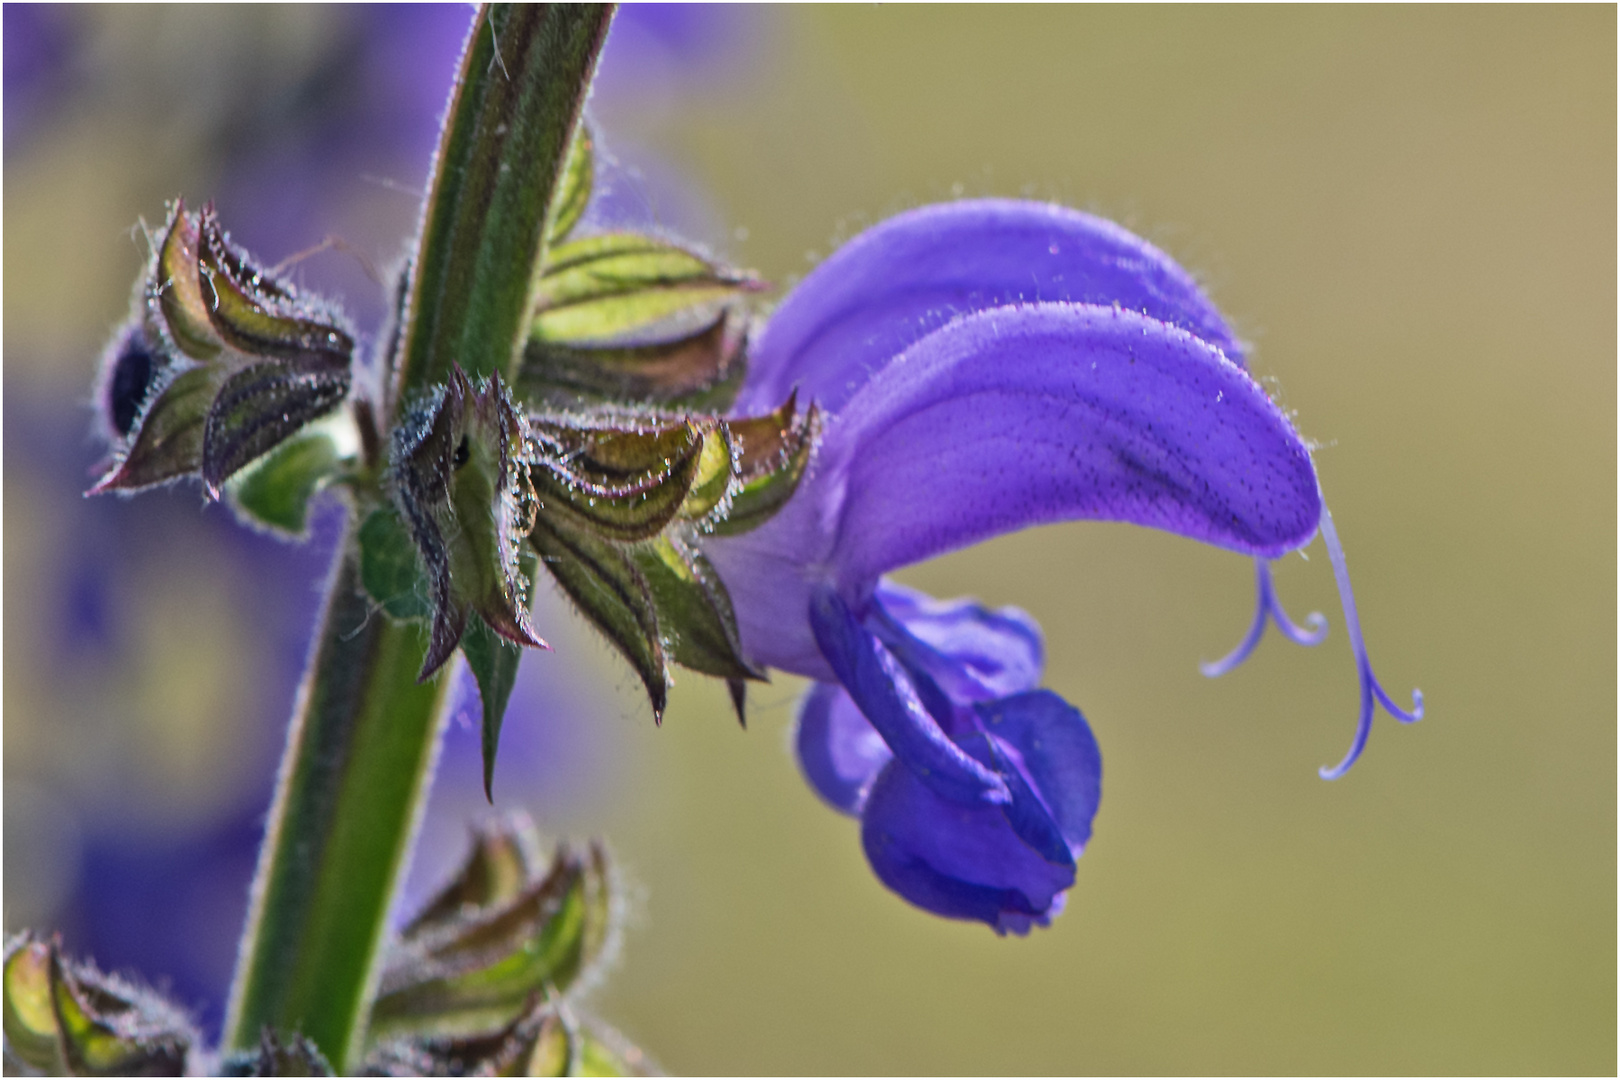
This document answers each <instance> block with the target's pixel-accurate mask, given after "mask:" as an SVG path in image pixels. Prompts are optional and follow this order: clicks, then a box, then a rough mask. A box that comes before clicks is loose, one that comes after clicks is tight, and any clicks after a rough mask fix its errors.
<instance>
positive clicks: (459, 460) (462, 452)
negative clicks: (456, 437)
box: [450, 435, 471, 469]
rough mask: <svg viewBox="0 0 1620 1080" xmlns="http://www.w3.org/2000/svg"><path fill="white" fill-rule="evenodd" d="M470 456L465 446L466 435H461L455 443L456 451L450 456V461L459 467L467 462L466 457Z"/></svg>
mask: <svg viewBox="0 0 1620 1080" xmlns="http://www.w3.org/2000/svg"><path fill="white" fill-rule="evenodd" d="M470 456H471V451H470V450H469V449H468V447H467V436H465V435H463V436H462V437H461V441H460V442H458V443H456V452H455V455H454V456H453V457H451V459H450V463H451V464H452V465H454V466H455V467H456V468H458V469H459V468H461V467H462V466H463V465H465V464H467V458H468V457H470Z"/></svg>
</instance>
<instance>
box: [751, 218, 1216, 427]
mask: <svg viewBox="0 0 1620 1080" xmlns="http://www.w3.org/2000/svg"><path fill="white" fill-rule="evenodd" d="M1053 301H1056V302H1067V303H1086V304H1102V305H1115V304H1117V305H1118V306H1120V307H1122V308H1124V309H1126V310H1128V311H1139V312H1142V313H1144V314H1146V315H1149V316H1151V317H1152V318H1154V319H1156V320H1158V321H1160V322H1164V323H1168V324H1170V325H1172V326H1178V327H1180V328H1182V329H1183V330H1186V331H1188V332H1190V333H1192V334H1195V335H1196V336H1198V337H1200V338H1202V339H1204V340H1205V341H1207V342H1209V343H1210V344H1211V345H1213V346H1214V347H1216V348H1217V349H1220V350H1221V351H1222V352H1224V353H1225V354H1226V355H1227V357H1228V358H1229V359H1231V360H1232V361H1234V362H1236V363H1242V361H1243V349H1242V346H1241V345H1239V344H1238V341H1237V339H1236V338H1235V337H1234V336H1233V334H1232V331H1231V329H1230V328H1229V327H1228V326H1227V325H1226V323H1225V321H1223V320H1222V319H1221V316H1220V313H1219V312H1217V311H1216V310H1215V307H1214V305H1212V304H1211V303H1210V302H1209V300H1208V298H1206V297H1205V296H1204V294H1203V292H1202V291H1201V290H1200V289H1199V288H1198V285H1197V283H1196V282H1194V281H1193V280H1192V278H1191V277H1190V276H1189V275H1188V274H1187V272H1186V271H1185V270H1183V269H1182V268H1181V267H1180V266H1178V265H1176V263H1175V262H1174V261H1173V260H1172V259H1171V258H1170V257H1169V256H1167V255H1166V254H1165V253H1164V252H1162V251H1160V250H1158V249H1157V248H1155V247H1153V245H1151V244H1149V243H1147V242H1146V241H1144V240H1142V239H1141V238H1140V237H1137V236H1133V235H1132V234H1131V233H1129V232H1127V231H1126V230H1124V229H1122V228H1120V227H1119V226H1118V225H1115V224H1114V223H1113V222H1111V221H1104V220H1103V219H1101V218H1096V217H1092V216H1091V215H1089V214H1083V213H1080V212H1079V211H1077V210H1070V209H1068V208H1067V207H1062V206H1053V205H1051V204H1048V203H1035V202H1020V201H1014V200H1010V199H983V200H973V201H964V202H955V203H945V204H942V205H938V206H924V207H921V208H919V209H917V210H912V211H910V212H909V213H904V214H900V215H898V216H897V217H893V218H890V219H889V220H888V221H885V222H883V223H882V224H880V225H877V226H876V227H874V228H871V229H868V230H867V231H866V232H863V233H862V234H861V235H859V236H857V237H856V238H855V239H854V240H851V241H850V242H849V243H847V244H845V245H844V246H843V247H842V248H840V249H839V250H838V251H836V252H834V253H833V255H832V256H831V257H830V258H828V259H827V261H826V262H824V263H822V264H821V265H820V266H818V267H817V268H816V269H815V270H814V271H813V272H812V273H811V274H810V275H809V276H808V277H806V278H805V279H804V281H802V282H800V283H799V285H798V286H797V287H796V288H795V289H794V290H793V291H792V292H791V293H790V294H789V295H788V297H787V299H786V300H784V301H783V303H782V306H781V307H780V308H779V309H778V310H777V312H776V314H775V315H774V316H773V317H772V318H771V321H770V323H769V324H768V325H767V326H766V328H765V331H764V333H763V335H762V336H761V337H760V339H759V340H758V341H757V342H756V343H755V344H754V347H753V348H752V349H751V350H750V353H751V355H750V357H749V374H748V382H747V384H746V385H745V386H744V388H743V391H742V394H741V396H740V398H739V400H738V403H737V408H738V409H739V412H738V415H748V414H749V413H750V412H762V411H765V410H768V409H774V408H775V407H776V406H777V405H779V404H781V402H782V400H783V399H785V398H786V397H787V395H788V391H790V390H791V389H793V387H794V386H798V387H799V391H800V394H801V397H806V398H814V399H815V400H816V401H818V402H819V403H820V404H821V407H822V408H824V409H828V410H832V411H837V410H839V409H840V408H842V407H843V404H844V402H845V401H847V400H849V399H850V398H851V397H852V396H853V395H854V394H855V393H856V392H857V391H859V390H860V388H861V386H862V385H863V384H864V383H865V381H866V380H867V379H869V378H870V377H871V376H872V375H873V374H875V373H876V372H878V371H880V370H882V369H883V367H884V366H886V365H887V364H888V363H889V361H890V360H892V359H893V358H894V357H896V356H898V355H899V354H900V353H902V352H904V351H905V350H906V349H907V348H908V347H909V346H910V345H911V344H912V343H914V342H916V341H917V340H919V339H920V338H922V337H924V336H926V335H927V334H929V333H931V332H932V331H934V330H937V329H939V328H940V327H941V326H944V325H945V324H946V323H947V322H949V321H951V320H952V319H954V318H957V317H959V316H962V315H968V314H972V313H973V312H976V311H982V310H984V309H986V308H992V307H1003V306H1006V305H1008V304H1017V303H1037V302H1053Z"/></svg>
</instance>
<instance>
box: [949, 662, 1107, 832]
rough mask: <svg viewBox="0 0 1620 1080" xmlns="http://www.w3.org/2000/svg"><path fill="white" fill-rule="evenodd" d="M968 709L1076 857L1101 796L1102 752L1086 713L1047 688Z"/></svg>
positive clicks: (1089, 828) (1089, 830)
mask: <svg viewBox="0 0 1620 1080" xmlns="http://www.w3.org/2000/svg"><path fill="white" fill-rule="evenodd" d="M974 709H975V711H977V712H978V714H979V717H980V719H981V720H982V721H983V723H984V729H985V731H987V732H989V734H990V735H991V737H992V739H993V740H994V741H995V742H996V743H997V744H999V746H1000V748H1001V749H1002V751H1003V752H1004V753H1006V754H1007V756H1008V757H1010V758H1012V760H1013V761H1014V762H1015V763H1016V764H1017V765H1018V766H1019V771H1020V772H1021V773H1022V774H1023V776H1024V777H1026V778H1027V779H1028V781H1029V784H1030V786H1031V787H1032V788H1033V789H1034V790H1035V791H1036V792H1038V793H1039V794H1040V797H1041V801H1042V803H1043V805H1044V806H1045V807H1046V808H1047V810H1048V812H1049V813H1050V814H1051V815H1052V818H1053V820H1054V822H1055V823H1056V825H1057V827H1058V829H1059V830H1060V831H1061V832H1062V833H1063V838H1064V840H1065V841H1067V843H1068V846H1069V850H1070V851H1071V852H1073V853H1074V855H1076V856H1078V855H1079V854H1080V852H1081V851H1082V850H1083V849H1084V848H1085V846H1086V841H1087V840H1090V839H1091V820H1092V818H1094V817H1095V816H1096V815H1097V804H1098V803H1099V802H1100V801H1101V800H1102V753H1101V752H1100V751H1099V750H1098V749H1097V740H1096V738H1095V737H1093V736H1092V734H1091V726H1090V725H1089V724H1087V723H1086V718H1085V717H1084V716H1082V715H1080V710H1079V709H1076V708H1075V707H1074V706H1073V705H1070V704H1069V703H1068V702H1067V701H1064V700H1063V699H1062V698H1060V697H1058V696H1057V695H1056V694H1054V693H1052V692H1051V691H1050V690H1035V691H1032V692H1031V693H1027V694H1017V695H1014V696H1013V697H1008V698H1003V699H1001V700H1000V701H990V702H985V703H982V704H979V705H975V706H974ZM1014 794H1015V803H1016V794H1017V793H1016V792H1015V793H1014Z"/></svg>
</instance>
